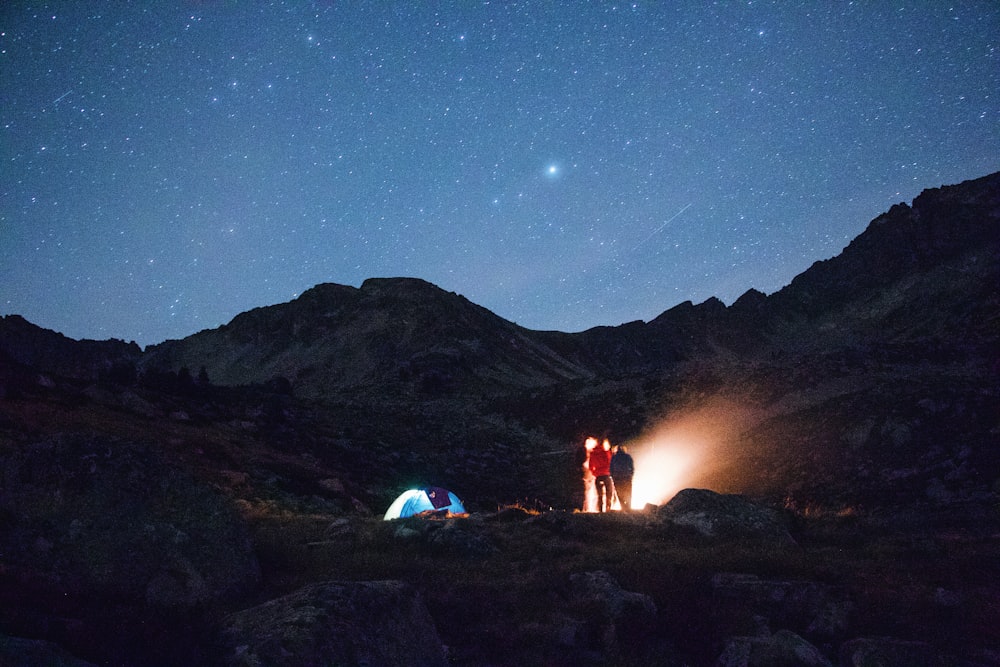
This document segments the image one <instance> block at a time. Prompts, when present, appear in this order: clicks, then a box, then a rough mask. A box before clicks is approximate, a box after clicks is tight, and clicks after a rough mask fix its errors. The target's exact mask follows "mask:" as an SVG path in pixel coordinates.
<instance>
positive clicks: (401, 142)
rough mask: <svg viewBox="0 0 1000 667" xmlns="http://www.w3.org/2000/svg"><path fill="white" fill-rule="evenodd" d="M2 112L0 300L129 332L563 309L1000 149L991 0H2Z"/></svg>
mask: <svg viewBox="0 0 1000 667" xmlns="http://www.w3.org/2000/svg"><path fill="white" fill-rule="evenodd" d="M0 127H2V135H0V164H2V167H0V313H2V314H11V313H16V314H19V315H23V316H24V317H26V318H27V319H29V320H30V321H32V322H34V323H35V324H38V325H40V326H43V327H46V328H50V329H55V330H57V331H60V332H62V333H64V334H66V335H68V336H70V337H73V338H96V339H105V338H112V337H113V338H121V339H123V340H126V341H128V340H135V341H136V342H138V343H139V344H141V345H147V344H150V343H157V342H161V341H163V340H165V339H168V338H181V337H184V336H187V335H190V334H192V333H194V332H196V331H199V330H202V329H207V328H214V327H217V326H219V325H220V324H223V323H225V322H228V321H229V320H231V319H232V318H233V317H234V316H235V315H237V314H239V313H240V312H243V311H246V310H249V309H251V308H254V307H258V306H264V305H270V304H275V303H280V302H285V301H289V300H291V299H294V298H295V297H296V296H298V295H299V294H301V293H302V292H303V291H305V290H306V289H308V288H310V287H311V286H313V285H315V284H317V283H321V282H335V283H342V284H348V285H355V286H359V285H360V284H361V282H362V281H363V280H364V279H366V278H369V277H390V276H413V277H418V278H423V279H425V280H427V281H430V282H432V283H434V284H436V285H438V286H440V287H442V288H444V289H447V290H451V291H455V292H458V293H460V294H462V295H464V296H466V297H467V298H468V299H469V300H471V301H473V302H475V303H477V304H479V305H482V306H484V307H486V308H488V309H490V310H491V311H493V312H495V313H496V314H498V315H500V316H501V317H504V318H506V319H508V320H512V321H514V322H517V323H518V324H520V325H522V326H525V327H529V328H532V329H556V330H560V331H579V330H582V329H586V328H589V327H592V326H596V325H615V324H620V323H622V322H627V321H631V320H636V319H643V320H649V319H651V318H653V317H655V316H656V315H658V314H659V313H661V312H663V311H664V310H667V309H668V308H671V307H673V306H675V305H677V304H678V303H681V302H682V301H686V300H692V301H694V302H695V303H698V302H701V301H704V300H705V299H707V298H709V297H712V296H717V297H719V298H720V299H722V300H723V301H724V302H726V303H732V302H733V301H734V300H735V299H736V298H738V297H739V296H740V294H742V293H743V292H745V291H746V290H748V289H750V288H756V289H758V290H761V291H763V292H765V293H772V292H774V291H776V290H778V289H780V288H781V287H783V286H784V285H786V284H788V283H789V282H790V281H791V279H792V278H793V277H794V276H796V275H797V274H799V273H801V272H802V271H804V270H805V269H807V268H808V267H809V266H810V265H811V264H812V263H813V262H814V261H816V260H820V259H826V258H829V257H832V256H834V255H837V254H839V253H840V251H841V250H842V249H843V248H844V247H845V246H846V245H847V244H848V243H849V242H850V241H851V240H852V239H853V238H854V237H856V236H857V235H858V234H860V233H861V232H862V231H863V230H864V229H865V227H866V226H867V225H868V222H869V221H870V220H871V219H872V218H874V217H875V216H877V215H878V214H879V213H881V212H883V211H885V210H887V209H888V208H889V207H890V206H891V205H892V204H894V203H896V202H900V201H906V202H909V201H911V200H912V199H913V197H915V196H916V195H917V194H919V193H920V191H921V190H923V189H925V188H929V187H938V186H940V185H944V184H951V183H958V182H961V181H963V180H967V179H970V178H976V177H979V176H983V175H986V174H988V173H991V172H993V171H997V170H1000V4H998V3H996V2H995V0H986V1H983V2H954V3H944V2H933V1H930V0H927V1H918V2H894V1H889V0H886V1H873V2H854V3H851V2H834V1H832V0H831V1H825V0H824V1H822V2H821V1H815V2H793V1H787V2H786V1H781V2H739V3H738V2H719V3H709V2H706V1H702V0H697V1H695V2H666V1H664V2H638V3H628V2H625V3H621V4H614V3H603V2H601V3H589V4H584V3H582V2H559V3H557V2H516V3H515V2H473V1H471V0H470V1H462V2H415V1H411V2H399V3H391V2H382V1H379V0H371V1H365V2H312V3H310V2H304V1H298V0H288V1H286V2H223V1H221V0H220V1H217V2H213V1H202V2H193V1H188V2H184V1H181V0H177V1H166V0H165V1H163V2H131V3H126V2H124V1H122V2H118V1H114V2H54V3H49V4H44V3H40V4H34V3H26V2H18V1H16V0H14V1H11V0H8V1H7V2H4V3H3V7H2V8H0Z"/></svg>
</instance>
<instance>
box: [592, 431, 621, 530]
mask: <svg viewBox="0 0 1000 667" xmlns="http://www.w3.org/2000/svg"><path fill="white" fill-rule="evenodd" d="M590 472H591V473H593V475H594V490H595V491H597V511H598V512H607V511H608V510H609V509H611V499H612V498H614V495H615V483H614V482H613V481H612V480H611V442H610V441H608V440H605V441H604V443H603V444H602V445H601V446H600V447H594V448H593V449H592V450H590Z"/></svg>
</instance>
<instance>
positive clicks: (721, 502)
mask: <svg viewBox="0 0 1000 667" xmlns="http://www.w3.org/2000/svg"><path fill="white" fill-rule="evenodd" d="M658 516H659V518H660V520H661V521H664V522H666V523H670V524H673V525H676V526H688V527H690V528H693V529H694V530H696V531H697V532H699V533H701V534H702V535H704V536H706V537H716V538H720V539H725V540H733V539H744V540H751V541H763V542H768V543H772V544H774V545H776V546H782V547H792V546H795V540H794V539H793V538H792V536H791V534H790V533H789V532H788V529H787V527H786V526H785V524H784V522H783V521H782V519H781V517H780V515H779V514H778V513H777V512H775V511H774V510H772V509H770V508H768V507H764V506H761V505H757V504H754V503H752V502H750V501H749V500H748V499H746V498H744V497H743V496H739V495H732V494H720V493H716V492H714V491H709V490H707V489H684V490H683V491H680V492H679V493H678V494H677V495H675V496H674V497H673V498H672V499H671V500H670V502H668V503H667V504H666V505H664V506H663V507H661V508H660V509H659V510H658Z"/></svg>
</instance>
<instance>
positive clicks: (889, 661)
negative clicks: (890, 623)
mask: <svg viewBox="0 0 1000 667" xmlns="http://www.w3.org/2000/svg"><path fill="white" fill-rule="evenodd" d="M840 664H841V665H844V666H845V667H862V666H863V667H930V666H931V665H938V664H943V663H941V662H939V661H938V660H937V656H936V654H935V652H934V650H933V649H932V648H931V647H930V645H928V644H925V643H923V642H914V641H903V640H901V639H894V638H892V637H862V638H858V639H852V640H850V641H848V642H844V643H843V644H842V645H841V647H840Z"/></svg>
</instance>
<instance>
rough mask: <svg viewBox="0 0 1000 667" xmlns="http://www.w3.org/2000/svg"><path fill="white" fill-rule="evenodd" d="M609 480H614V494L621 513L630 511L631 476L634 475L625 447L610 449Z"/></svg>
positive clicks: (629, 456) (632, 465)
mask: <svg viewBox="0 0 1000 667" xmlns="http://www.w3.org/2000/svg"><path fill="white" fill-rule="evenodd" d="M612 452H613V454H612V456H611V479H612V480H614V484H615V493H617V494H618V503H619V504H620V505H621V507H622V510H623V511H626V512H627V511H629V510H631V509H632V476H633V475H634V474H635V462H633V461H632V455H631V454H629V453H628V448H627V447H625V445H615V446H614V447H612Z"/></svg>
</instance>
